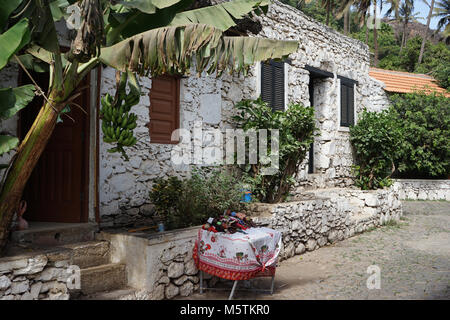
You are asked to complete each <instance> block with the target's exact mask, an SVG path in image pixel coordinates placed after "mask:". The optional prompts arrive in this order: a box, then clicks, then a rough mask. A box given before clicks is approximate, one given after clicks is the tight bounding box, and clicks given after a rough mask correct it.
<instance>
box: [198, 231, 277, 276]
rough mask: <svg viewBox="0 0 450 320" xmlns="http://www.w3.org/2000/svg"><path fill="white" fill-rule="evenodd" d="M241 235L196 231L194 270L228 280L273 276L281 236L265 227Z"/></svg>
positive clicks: (237, 233)
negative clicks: (195, 266)
mask: <svg viewBox="0 0 450 320" xmlns="http://www.w3.org/2000/svg"><path fill="white" fill-rule="evenodd" d="M245 232H246V233H245V234H244V233H240V232H236V233H234V234H228V233H223V232H217V233H215V232H212V231H207V230H203V229H200V230H199V231H198V237H197V240H196V242H195V246H194V253H193V257H194V261H195V263H196V265H197V268H198V269H199V270H202V271H205V272H207V273H209V274H212V275H215V276H217V277H220V278H224V279H229V280H248V279H251V278H254V277H260V276H272V275H274V274H275V268H276V263H277V261H278V254H279V253H280V248H281V233H280V232H279V231H276V230H273V229H269V228H265V227H262V228H249V229H247V230H245Z"/></svg>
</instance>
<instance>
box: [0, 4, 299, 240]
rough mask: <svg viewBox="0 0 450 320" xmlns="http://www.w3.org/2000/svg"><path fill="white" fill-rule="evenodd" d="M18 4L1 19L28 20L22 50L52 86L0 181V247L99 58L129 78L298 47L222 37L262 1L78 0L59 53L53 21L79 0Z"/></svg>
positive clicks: (236, 65)
mask: <svg viewBox="0 0 450 320" xmlns="http://www.w3.org/2000/svg"><path fill="white" fill-rule="evenodd" d="M3 1H5V0H3ZM8 1H9V0H8ZM14 1H15V0H14ZM16 2H18V4H17V6H14V8H12V9H11V10H9V11H5V9H4V7H2V9H1V14H0V17H6V19H7V25H8V26H9V25H13V24H14V23H16V21H19V20H20V19H28V20H29V23H30V26H29V30H30V33H31V34H30V41H29V44H28V45H27V46H26V47H25V48H24V49H23V50H24V51H25V52H24V53H25V54H26V55H27V56H28V58H30V57H31V59H32V63H31V66H33V65H35V64H36V63H46V64H48V66H49V72H50V83H49V89H48V92H46V93H45V94H44V103H43V105H42V107H41V109H40V112H39V114H38V115H37V117H36V119H35V121H34V123H33V125H32V126H31V128H30V130H29V131H28V133H27V134H26V136H25V138H24V139H23V141H21V142H20V144H19V146H18V147H17V150H16V154H15V157H14V159H13V161H12V163H11V164H10V166H9V169H8V173H7V175H6V179H5V182H4V184H3V185H2V189H1V193H0V247H4V245H5V243H6V239H7V237H8V234H9V228H10V225H11V221H12V217H13V215H14V212H15V210H16V208H17V206H18V203H19V201H20V199H21V196H22V192H23V189H24V187H25V184H26V182H27V180H28V178H29V176H30V174H31V172H32V170H33V169H34V167H35V165H36V163H37V161H38V159H39V157H40V156H41V154H42V152H43V150H44V148H45V146H46V144H47V142H48V140H49V138H50V137H51V135H52V132H53V130H54V128H55V125H56V122H57V119H58V117H59V116H60V115H61V113H62V112H64V110H66V109H65V106H67V105H70V104H71V103H73V100H74V99H75V98H76V97H77V96H78V95H79V94H80V91H79V89H77V87H78V85H79V84H80V82H81V81H82V80H83V78H84V77H86V76H87V75H88V74H89V72H90V71H91V70H92V69H93V68H96V67H97V66H99V65H100V64H102V63H103V64H106V65H108V66H110V67H113V68H115V69H117V70H118V71H119V72H127V73H128V74H130V75H133V74H139V75H141V76H142V75H151V76H156V75H159V74H163V73H177V74H188V73H189V71H190V70H191V65H193V62H194V61H195V67H196V71H197V72H198V73H201V72H203V71H206V72H208V73H210V74H211V73H216V74H217V75H220V74H221V73H222V72H224V71H227V72H241V71H242V72H244V73H245V72H246V70H247V69H248V68H249V66H251V65H252V64H253V63H254V62H256V61H264V60H267V59H280V58H284V57H286V56H287V55H289V54H290V53H292V52H294V51H296V50H297V48H298V42H296V41H276V40H271V39H262V38H257V37H227V36H225V35H224V31H226V30H228V29H229V28H231V27H233V26H235V25H236V21H238V20H239V19H242V18H244V17H249V16H250V17H251V16H253V15H260V14H264V13H265V12H266V11H267V9H268V5H269V1H267V0H234V1H231V2H226V3H223V4H218V5H215V6H208V7H203V8H196V6H195V1H193V0H165V1H163V0H123V1H106V0H80V1H78V5H79V8H80V9H81V10H80V14H81V15H80V24H79V26H78V28H77V32H76V37H75V38H74V40H73V41H72V43H71V48H70V50H69V52H66V53H64V54H62V53H61V51H60V45H59V43H58V36H57V32H56V27H55V21H57V20H59V19H61V18H62V17H64V16H65V17H66V18H67V19H71V17H68V16H67V13H66V12H67V9H68V8H72V9H74V8H75V7H73V5H74V4H75V2H77V1H75V0H22V1H16ZM192 8H196V9H192ZM72 18H73V17H72ZM74 21H76V19H74ZM2 48H3V47H2ZM2 50H3V49H2ZM20 57H21V56H19V57H18V59H19V60H20ZM8 60H9V59H8ZM24 65H25V64H24V63H21V66H24ZM36 89H37V91H39V90H40V88H36Z"/></svg>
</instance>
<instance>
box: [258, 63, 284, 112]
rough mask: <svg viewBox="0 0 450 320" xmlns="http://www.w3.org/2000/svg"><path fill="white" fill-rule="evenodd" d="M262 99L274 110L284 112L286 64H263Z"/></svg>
mask: <svg viewBox="0 0 450 320" xmlns="http://www.w3.org/2000/svg"><path fill="white" fill-rule="evenodd" d="M261 98H262V100H263V101H265V102H267V103H268V104H269V106H271V107H272V109H274V110H281V111H283V110H284V63H283V62H276V61H270V62H263V63H261Z"/></svg>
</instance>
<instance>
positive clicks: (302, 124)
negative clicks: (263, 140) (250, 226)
mask: <svg viewBox="0 0 450 320" xmlns="http://www.w3.org/2000/svg"><path fill="white" fill-rule="evenodd" d="M236 108H237V109H238V115H237V116H235V117H234V120H235V121H236V125H237V127H240V128H242V129H243V130H244V131H248V130H256V131H257V130H259V129H278V130H279V137H278V140H279V166H278V170H277V172H276V173H275V174H272V175H263V174H262V170H263V169H265V168H266V169H267V168H268V167H270V166H271V165H272V164H267V163H263V162H264V161H263V162H261V161H260V159H258V162H257V163H256V164H248V165H244V166H241V169H242V170H243V175H244V180H245V181H247V182H248V183H249V184H250V185H251V186H252V192H253V195H254V196H255V197H257V198H258V199H259V200H260V201H262V202H269V203H274V202H279V201H282V200H284V199H285V198H286V196H287V195H288V193H289V190H290V188H291V186H292V185H293V183H294V182H295V180H294V177H295V175H296V174H297V172H298V167H299V165H300V164H301V162H302V161H303V160H304V159H305V157H306V154H307V152H308V149H309V146H310V144H311V143H312V141H313V135H314V133H315V131H316V127H315V122H314V108H312V107H304V106H303V105H300V104H290V105H289V107H288V109H287V110H286V111H274V110H273V109H272V108H270V107H269V106H268V105H267V103H265V102H263V101H262V100H261V99H260V98H259V99H257V100H243V101H241V102H239V103H238V104H236ZM258 138H259V137H258ZM272 138H273V137H272V135H271V134H269V132H268V134H267V152H268V154H271V148H270V146H271V142H272ZM247 150H248V149H247Z"/></svg>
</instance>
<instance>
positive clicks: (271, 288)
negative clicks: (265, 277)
mask: <svg viewBox="0 0 450 320" xmlns="http://www.w3.org/2000/svg"><path fill="white" fill-rule="evenodd" d="M274 286H275V276H274V275H273V276H272V284H271V285H270V294H271V295H272V294H273V288H274Z"/></svg>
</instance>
